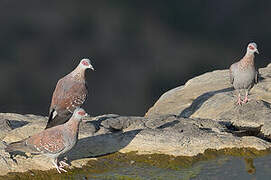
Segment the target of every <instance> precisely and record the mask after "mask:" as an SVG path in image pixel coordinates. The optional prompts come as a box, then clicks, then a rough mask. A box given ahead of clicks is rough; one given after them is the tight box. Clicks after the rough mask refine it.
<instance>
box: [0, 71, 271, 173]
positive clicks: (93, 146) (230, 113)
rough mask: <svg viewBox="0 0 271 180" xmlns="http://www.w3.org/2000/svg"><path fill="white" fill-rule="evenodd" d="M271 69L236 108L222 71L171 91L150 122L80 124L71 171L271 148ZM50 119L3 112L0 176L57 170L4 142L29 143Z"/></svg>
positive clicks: (113, 119)
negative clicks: (103, 163) (157, 157)
mask: <svg viewBox="0 0 271 180" xmlns="http://www.w3.org/2000/svg"><path fill="white" fill-rule="evenodd" d="M269 72H271V66H268V67H266V68H263V69H260V73H261V76H262V80H261V82H260V83H259V84H257V85H256V86H255V87H254V88H253V89H252V91H251V93H252V94H251V96H250V98H251V100H250V102H249V103H247V104H245V105H243V106H236V105H235V97H234V96H235V95H234V92H233V89H232V88H231V86H230V84H229V77H228V72H227V71H226V70H219V71H214V72H210V73H206V74H204V75H201V76H199V77H195V78H193V79H191V80H189V81H188V82H187V83H186V84H185V85H184V86H181V87H178V88H175V89H173V90H170V91H169V92H166V93H165V94H164V95H162V96H161V98H160V99H159V100H158V101H157V102H156V103H155V105H154V106H153V107H152V108H151V109H150V110H149V111H148V113H147V114H146V116H145V117H134V116H120V115H116V114H108V115H101V116H97V117H88V118H86V120H88V121H87V122H86V123H81V125H80V133H79V141H78V143H77V145H76V146H75V147H74V148H73V149H72V150H71V151H70V152H68V153H67V154H66V155H67V157H68V159H69V161H70V162H71V164H72V167H82V166H83V165H85V164H86V163H87V162H88V161H89V160H90V159H93V158H95V157H98V156H102V155H106V154H110V153H114V152H118V151H119V152H123V153H126V152H131V151H136V152H137V153H138V154H152V153H160V154H167V155H174V156H195V155H198V154H199V153H204V152H205V151H206V150H208V149H214V150H221V149H226V148H250V149H251V148H252V149H255V150H267V149H270V147H271V143H270V138H271V121H270V120H269V117H270V115H271V114H270V113H271V109H270V103H269V102H270V101H271V95H270V92H269V91H270V90H271V89H270V88H271V85H270V84H271V80H270V77H269ZM46 122H47V118H46V117H42V116H36V115H20V114H12V113H0V129H1V133H0V138H1V142H0V167H1V168H0V174H1V175H3V174H6V173H8V172H24V171H27V170H32V169H38V170H48V169H52V168H53V167H52V165H51V162H50V159H48V158H46V157H44V156H41V155H38V156H30V157H27V156H26V155H24V154H20V155H16V156H15V157H14V159H13V160H12V159H11V158H10V155H9V154H8V153H6V152H5V151H4V147H5V143H10V142H14V141H18V140H21V139H24V138H26V137H28V136H31V135H33V134H35V133H37V132H40V131H42V130H43V129H44V128H45V126H46Z"/></svg>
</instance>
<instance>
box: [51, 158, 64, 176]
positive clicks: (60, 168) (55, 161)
mask: <svg viewBox="0 0 271 180" xmlns="http://www.w3.org/2000/svg"><path fill="white" fill-rule="evenodd" d="M53 165H54V167H55V168H56V170H57V172H58V173H61V171H63V172H67V171H66V170H65V169H63V168H62V167H60V166H58V165H57V160H56V159H54V160H53Z"/></svg>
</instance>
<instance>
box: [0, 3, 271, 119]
mask: <svg viewBox="0 0 271 180" xmlns="http://www.w3.org/2000/svg"><path fill="white" fill-rule="evenodd" d="M270 17H271V1H256V0H228V1H218V0H208V1H207V0H202V1H199V0H189V1H187V0H186V1H183V0H171V1H160V0H148V1H141V0H134V1H128V0H115V1H112V0H111V1H109V0H108V1H103V0H98V1H86V0H85V1H70V0H58V1H50V0H48V1H14V0H2V1H1V2H0V22H1V24H0V27H1V28H0V82H1V86H0V112H18V113H33V114H42V115H47V113H48V108H49V104H50V101H51V96H52V92H53V90H54V88H55V85H56V82H57V80H58V79H59V78H61V77H63V76H64V75H66V74H67V73H69V72H70V71H72V70H73V69H74V68H75V67H76V66H77V64H78V63H79V61H80V60H81V59H82V58H83V57H89V58H90V59H92V60H93V66H94V67H95V69H96V71H95V72H90V71H88V72H87V74H86V76H87V81H88V85H89V91H90V93H89V99H88V101H87V103H86V107H87V110H88V113H89V114H90V115H99V114H105V113H117V114H121V115H144V114H145V112H146V111H147V110H148V108H150V107H151V106H152V105H153V104H154V103H155V101H156V100H157V99H158V98H159V97H160V95H162V94H163V93H164V92H166V91H167V90H169V89H172V88H174V87H177V86H180V85H182V84H184V83H185V82H186V81H187V80H188V79H190V78H192V77H194V76H196V75H200V74H202V73H204V72H207V71H212V70H215V69H226V68H228V67H229V66H230V64H231V63H233V62H234V61H237V60H239V59H240V58H241V57H242V56H243V55H244V53H245V50H246V46H247V44H248V42H250V41H255V42H256V43H257V44H258V49H259V51H260V53H261V54H260V55H258V56H257V57H256V65H257V66H258V67H263V66H266V65H267V64H268V63H270V62H271V59H270V58H269V57H271V46H270V43H271V23H270Z"/></svg>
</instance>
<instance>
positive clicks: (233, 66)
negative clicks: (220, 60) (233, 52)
mask: <svg viewBox="0 0 271 180" xmlns="http://www.w3.org/2000/svg"><path fill="white" fill-rule="evenodd" d="M236 66H237V64H236V63H234V64H232V65H231V67H230V70H229V73H230V83H231V84H233V81H234V72H235V68H236Z"/></svg>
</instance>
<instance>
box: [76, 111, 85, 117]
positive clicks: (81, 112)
mask: <svg viewBox="0 0 271 180" xmlns="http://www.w3.org/2000/svg"><path fill="white" fill-rule="evenodd" d="M78 114H79V115H81V116H84V115H85V114H86V113H85V112H84V111H79V112H78Z"/></svg>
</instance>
